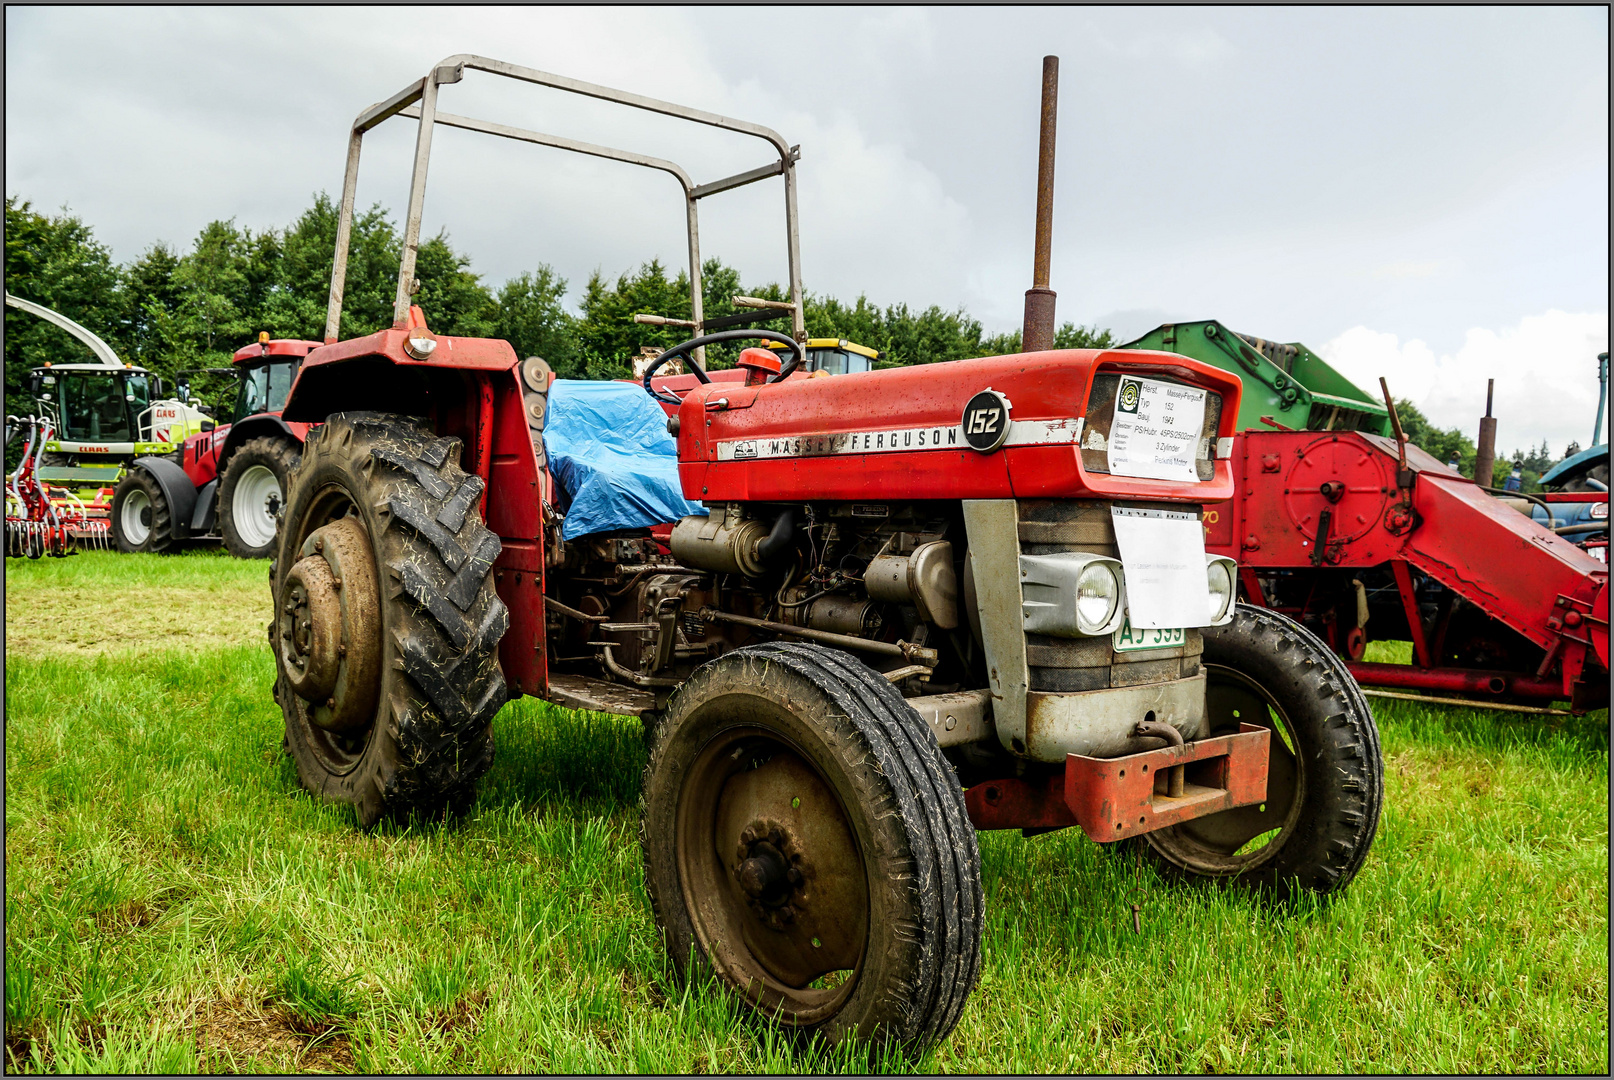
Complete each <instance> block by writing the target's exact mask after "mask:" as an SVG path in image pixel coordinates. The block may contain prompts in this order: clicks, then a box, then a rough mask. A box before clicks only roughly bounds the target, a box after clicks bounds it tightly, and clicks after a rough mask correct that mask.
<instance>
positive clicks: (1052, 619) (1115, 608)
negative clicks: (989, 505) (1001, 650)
mask: <svg viewBox="0 0 1614 1080" xmlns="http://www.w3.org/2000/svg"><path fill="white" fill-rule="evenodd" d="M1098 568H1102V570H1104V571H1108V573H1109V576H1110V580H1111V581H1112V582H1113V583H1114V594H1113V598H1112V600H1113V602H1112V604H1111V606H1110V608H1109V613H1108V616H1107V617H1106V618H1105V619H1104V621H1103V622H1101V623H1094V622H1089V621H1088V620H1087V619H1084V618H1083V617H1082V615H1081V608H1080V606H1079V604H1078V602H1077V601H1078V599H1079V597H1080V591H1079V590H1080V588H1081V582H1082V578H1083V577H1084V576H1085V575H1088V574H1090V573H1092V572H1093V571H1094V570H1095V569H1098ZM1020 595H1021V612H1022V614H1023V616H1024V623H1025V630H1026V632H1027V633H1029V634H1048V635H1050V636H1053V637H1103V636H1105V635H1106V634H1112V633H1114V632H1115V631H1116V630H1118V629H1120V627H1121V623H1122V622H1123V621H1124V620H1125V618H1126V573H1125V572H1124V570H1123V569H1122V567H1121V560H1119V559H1115V558H1111V557H1110V556H1108V555H1098V554H1094V553H1092V552H1085V551H1061V552H1057V553H1055V554H1052V555H1022V556H1020Z"/></svg>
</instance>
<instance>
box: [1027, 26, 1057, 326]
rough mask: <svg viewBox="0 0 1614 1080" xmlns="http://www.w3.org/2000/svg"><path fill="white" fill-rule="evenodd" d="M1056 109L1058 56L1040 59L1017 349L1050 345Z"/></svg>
mask: <svg viewBox="0 0 1614 1080" xmlns="http://www.w3.org/2000/svg"><path fill="white" fill-rule="evenodd" d="M1058 111H1059V57H1057V56H1045V57H1043V58H1042V138H1041V143H1040V146H1039V148H1038V151H1037V248H1036V256H1035V262H1034V263H1033V265H1032V270H1031V288H1029V289H1027V290H1026V317H1025V323H1024V325H1023V327H1022V328H1021V331H1020V351H1021V352H1041V351H1042V350H1044V349H1051V348H1053V347H1054V291H1053V290H1052V289H1050V288H1049V287H1048V262H1049V258H1050V256H1051V253H1052V248H1053V232H1054V121H1055V118H1056V113H1057V112H1058Z"/></svg>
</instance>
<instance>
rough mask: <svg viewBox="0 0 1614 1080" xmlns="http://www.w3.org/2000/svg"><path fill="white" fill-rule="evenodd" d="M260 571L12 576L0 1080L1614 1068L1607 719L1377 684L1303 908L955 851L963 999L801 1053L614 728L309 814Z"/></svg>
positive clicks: (526, 709)
mask: <svg viewBox="0 0 1614 1080" xmlns="http://www.w3.org/2000/svg"><path fill="white" fill-rule="evenodd" d="M264 575H265V564H263V563H243V562H238V561H235V560H231V559H228V558H225V557H223V556H220V555H218V554H215V553H198V554H194V555H189V556H186V557H183V558H170V559H166V560H165V559H158V558H149V557H129V556H121V557H120V556H114V555H108V554H102V553H91V554H85V555H80V556H76V557H74V558H72V559H68V560H61V561H50V560H46V561H41V562H38V563H25V562H19V561H18V560H7V566H6V585H7V597H6V600H7V603H6V714H5V732H6V749H5V769H6V773H5V779H6V844H5V874H6V885H5V890H6V944H5V949H6V952H5V998H6V1021H5V1043H6V1056H7V1057H6V1064H7V1070H8V1071H60V1072H82V1071H92V1070H104V1071H120V1072H128V1071H133V1072H173V1071H191V1070H207V1071H227V1070H228V1071H266V1070H268V1071H297V1070H308V1071H355V1070H356V1071H362V1072H374V1073H385V1072H404V1071H408V1072H449V1071H452V1072H465V1071H474V1072H502V1071H543V1072H572V1071H630V1072H632V1071H656V1072H718V1071H765V1072H801V1071H818V1070H857V1071H864V1070H874V1071H903V1070H909V1069H917V1070H921V1071H938V1072H1022V1071H1060V1072H1132V1071H1143V1072H1185V1073H1196V1072H1283V1073H1293V1072H1345V1071H1349V1072H1358V1071H1365V1072H1434V1073H1446V1072H1585V1073H1606V1072H1607V1071H1608V1069H1609V1065H1610V1059H1609V1035H1608V1031H1609V1012H1608V986H1609V983H1608V965H1609V938H1608V901H1609V896H1608V872H1609V851H1608V791H1609V759H1608V716H1607V714H1606V713H1600V714H1597V715H1595V716H1588V717H1584V718H1581V719H1574V720H1565V721H1563V722H1562V723H1554V724H1551V725H1549V724H1548V723H1545V722H1543V720H1542V719H1541V718H1536V717H1528V718H1516V717H1510V716H1505V715H1502V714H1494V713H1486V712H1480V711H1473V710H1463V709H1447V708H1444V707H1438V706H1431V707H1425V706H1420V705H1417V704H1415V703H1410V702H1386V701H1382V700H1380V701H1375V702H1374V709H1375V713H1376V715H1377V717H1378V721H1379V725H1380V729H1381V731H1382V735H1383V743H1384V753H1385V773H1386V781H1387V785H1388V790H1387V797H1386V801H1385V809H1384V815H1383V818H1382V820H1381V823H1380V826H1379V834H1378V840H1377V842H1376V844H1375V847H1374V849H1373V853H1372V855H1371V856H1370V857H1369V860H1368V862H1367V865H1366V867H1365V868H1364V869H1363V871H1362V873H1361V875H1360V876H1359V877H1358V878H1357V880H1356V882H1355V884H1354V885H1353V886H1352V888H1351V889H1350V891H1349V892H1348V893H1347V894H1346V895H1345V896H1344V897H1342V898H1340V899H1339V900H1337V901H1335V902H1334V903H1332V904H1328V905H1319V904H1300V905H1298V906H1297V907H1294V908H1291V909H1288V910H1274V909H1271V908H1268V907H1264V906H1262V905H1260V904H1258V903H1256V902H1254V901H1252V900H1250V899H1248V898H1245V897H1243V896H1240V895H1237V894H1233V893H1229V892H1226V891H1217V890H1203V889H1184V888H1168V887H1166V886H1165V885H1163V884H1162V883H1161V882H1160V880H1159V879H1158V878H1157V877H1156V875H1155V874H1154V872H1153V871H1152V870H1150V869H1149V868H1147V867H1146V866H1143V865H1140V864H1139V863H1137V862H1136V861H1134V860H1133V859H1131V858H1128V857H1124V856H1120V857H1118V856H1115V855H1111V854H1108V853H1106V852H1104V851H1101V850H1100V849H1099V848H1098V847H1096V846H1095V845H1093V844H1090V843H1088V842H1087V841H1086V840H1085V839H1084V838H1082V837H1081V836H1080V835H1079V834H1075V831H1074V830H1072V831H1069V832H1063V833H1054V834H1050V835H1046V836H1041V837H1037V838H1035V839H1031V840H1025V839H1021V838H1020V836H1019V835H1018V834H1005V833H993V834H984V835H983V837H982V854H983V860H984V884H985V889H986V894H987V904H988V918H989V922H988V926H987V930H986V938H985V947H986V957H985V963H984V966H983V971H982V974H981V981H980V985H979V987H978V989H977V990H976V992H975V994H974V996H973V997H972V999H971V1001H970V1004H969V1006H968V1008H967V1009H966V1011H965V1013H964V1017H963V1020H962V1021H961V1022H960V1024H959V1026H958V1028H957V1030H956V1031H955V1032H954V1034H953V1036H952V1037H951V1039H949V1040H948V1041H947V1042H945V1043H943V1044H942V1045H941V1046H940V1047H938V1048H936V1049H935V1050H933V1051H932V1052H930V1053H929V1054H927V1055H926V1056H925V1057H923V1058H922V1059H920V1060H917V1061H908V1060H905V1059H903V1058H901V1057H899V1056H896V1055H885V1056H878V1055H874V1056H871V1055H870V1054H869V1053H868V1052H867V1051H862V1050H858V1049H855V1048H854V1049H842V1050H839V1051H835V1052H825V1051H823V1050H821V1049H819V1048H816V1047H797V1046H793V1045H791V1044H789V1043H787V1042H786V1040H784V1039H782V1038H781V1037H780V1036H779V1034H778V1032H777V1031H773V1030H769V1029H766V1028H763V1029H757V1028H754V1027H751V1026H748V1025H747V1024H746V1023H744V1022H742V1021H741V1019H740V1018H739V1017H738V1015H737V1014H736V1012H735V1011H734V1010H733V1009H732V1008H731V1006H730V1005H729V1003H728V1002H727V1000H726V999H725V998H724V996H723V995H722V994H721V993H719V992H717V991H716V990H715V989H714V988H712V987H710V986H701V985H697V986H693V987H687V988H685V987H680V986H678V985H677V984H675V983H674V982H673V981H672V980H671V979H670V978H669V975H668V972H667V968H666V965H665V963H664V961H663V958H662V955H661V950H660V945H659V941H658V938H657V935H656V932H655V929H654V927H653V925H652V923H651V920H650V916H649V905H648V901H647V899H646V896H645V893H644V889H643V885H642V883H641V871H640V863H639V850H638V845H637V841H636V839H635V828H636V810H635V806H636V802H637V798H638V788H639V773H640V770H641V768H642V767H643V764H644V749H643V747H642V743H641V737H640V734H639V725H638V722H637V721H633V720H619V719H616V718H612V717H605V716H597V715H591V714H580V713H569V712H564V711H561V710H556V709H551V708H549V707H547V706H544V705H541V704H538V703H536V702H533V701H531V700H525V701H521V702H516V703H514V704H511V705H509V706H507V707H506V708H505V710H504V711H503V712H502V713H501V714H500V716H499V719H498V721H497V733H498V740H499V742H498V759H497V762H496V763H495V765H494V766H493V770H492V772H491V773H490V774H489V776H488V777H487V779H486V781H485V782H484V785H483V788H482V793H481V797H480V799H479V801H478V803H477V805H476V807H475V809H474V810H473V812H472V813H471V814H470V816H469V817H468V818H466V819H464V820H462V821H459V822H457V823H454V824H452V825H449V826H446V827H433V828H428V829H424V830H401V829H395V828H394V829H383V830H380V831H377V832H375V833H373V834H362V833H360V832H358V831H357V830H356V829H355V828H354V826H353V823H352V816H351V814H350V813H349V812H348V811H346V810H345V809H339V808H333V807H328V806H322V805H320V804H318V803H316V802H314V801H313V800H312V799H310V798H309V797H308V796H307V795H306V794H304V793H303V792H302V790H301V789H300V788H299V787H298V786H297V781H296V777H295V774H294V772H293V769H292V766H291V764H290V761H289V760H288V759H287V758H285V757H284V756H283V754H282V752H281V748H280V738H281V721H280V716H279V712H278V710H277V708H276V706H275V704H274V702H273V701H272V700H271V698H270V696H269V685H270V680H271V677H272V663H271V660H270V658H269V655H268V650H267V645H266V643H265V642H264V640H263V626H264V623H265V622H266V621H267V609H268V595H267V583H266V582H265V580H264ZM68 590H71V592H70V593H69V592H68ZM67 595H71V596H72V597H73V598H74V599H73V600H72V601H71V602H69V601H68V600H66V599H63V597H64V596H67ZM64 621H71V622H72V624H73V628H64V627H63V626H62V625H61V624H62V623H63V622H64ZM1134 903H1136V904H1138V905H1140V906H1141V908H1142V913H1141V919H1142V933H1141V934H1139V933H1135V932H1134V931H1133V927H1132V905H1133V904H1134Z"/></svg>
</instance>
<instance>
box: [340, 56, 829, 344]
mask: <svg viewBox="0 0 1614 1080" xmlns="http://www.w3.org/2000/svg"><path fill="white" fill-rule="evenodd" d="M467 68H470V69H471V70H473V71H485V72H488V73H489V74H492V75H503V76H505V77H506V78H511V79H518V80H520V81H522V82H529V83H534V84H536V85H538V86H547V87H550V88H552V89H555V90H563V91H566V92H568V93H573V94H581V95H583V96H584V97H591V98H597V99H599V100H601V101H611V102H615V103H617V104H619V105H627V106H629V107H630V108H635V109H643V110H646V111H647V112H654V113H661V114H663V115H665V116H672V117H676V118H678V119H680V120H689V121H693V122H694V123H697V124H706V125H709V126H711V127H716V128H722V129H723V130H725V131H733V132H737V133H739V134H742V135H751V136H753V137H755V138H758V139H762V140H764V141H766V142H767V143H768V144H769V145H771V146H772V147H773V148H774V149H775V150H776V151H777V152H778V154H779V160H778V161H775V162H770V163H769V164H767V165H763V166H760V167H758V168H755V169H750V170H748V171H746V172H742V173H736V174H735V175H733V176H728V177H724V178H723V179H721V180H714V181H712V182H711V183H709V184H695V183H693V182H692V181H691V180H690V178H689V174H688V173H687V172H685V171H684V170H683V169H682V168H680V167H679V166H678V165H677V164H675V163H673V162H671V161H667V160H665V159H664V158H657V157H650V156H649V155H646V154H638V153H634V152H632V151H628V150H617V149H613V148H611V147H608V146H597V145H595V144H593V143H586V142H580V141H578V140H576V139H568V138H564V137H562V136H559V135H546V134H543V133H542V132H537V131H528V130H526V129H524V128H516V127H510V126H509V125H506V124H496V123H491V122H489V121H484V120H474V119H471V118H470V117H465V116H456V115H454V114H452V113H445V112H439V111H438V109H437V91H438V87H440V86H446V85H449V84H451V83H457V82H459V81H460V80H461V79H463V78H464V77H465V70H466V69H467ZM394 116H403V117H405V118H407V119H413V120H418V121H419V124H420V126H419V131H418V133H417V134H416V136H415V161H414V170H413V173H412V175H411V178H410V182H409V210H408V214H407V216H406V217H405V219H404V236H403V257H402V259H401V260H400V261H399V265H398V294H397V298H396V300H395V301H394V303H393V320H394V326H397V327H401V326H404V325H405V324H406V322H407V320H408V317H409V298H410V296H411V295H413V293H414V291H415V288H416V285H415V255H416V253H417V252H418V251H419V248H420V219H421V211H422V208H423V207H424V205H425V201H426V166H427V163H428V161H429V160H430V158H431V146H432V129H433V128H434V127H436V125H438V124H444V125H446V126H448V127H456V128H463V129H464V130H466V131H480V132H482V133H484V134H487V135H497V136H500V137H501V138H506V139H515V140H518V141H521V142H530V143H536V144H538V145H539V146H548V147H553V148H555V149H558V150H570V151H572V152H574V153H579V154H589V155H592V156H594V157H602V158H608V159H610V160H612V161H621V162H625V163H627V164H630V165H642V166H644V167H646V168H650V169H659V170H661V171H663V172H667V173H671V174H672V176H673V177H674V178H675V179H676V180H677V181H678V183H679V185H680V186H681V187H682V188H683V191H684V205H685V215H686V228H687V230H688V234H689V302H690V310H691V313H692V315H693V316H694V322H695V323H696V325H697V327H698V326H700V325H702V324H703V322H704V312H703V305H702V302H701V258H700V224H699V220H698V214H697V203H698V202H699V200H701V199H704V198H706V197H707V196H708V195H716V194H717V193H719V192H722V191H729V190H731V189H733V188H737V187H743V186H744V185H746V184H751V183H755V182H756V181H758V180H765V179H767V178H768V177H770V176H778V175H781V174H782V175H783V176H784V178H785V234H786V243H787V245H788V252H789V259H790V299H791V303H792V304H793V305H794V307H793V310H792V312H791V336H792V337H795V338H797V339H800V338H801V337H802V336H803V335H804V334H805V332H806V331H805V326H804V323H803V314H802V298H801V240H800V234H799V232H798V229H797V222H796V160H797V158H799V157H800V156H801V148H800V147H799V146H791V145H789V144H787V143H786V142H785V140H784V137H783V136H781V135H780V134H779V133H778V132H777V131H774V130H773V129H772V128H767V127H763V126H762V125H760V124H751V123H747V122H745V121H743V120H734V119H731V118H729V117H726V116H719V115H718V114H716V113H709V112H705V111H703V110H700V109H691V108H687V107H685V106H683V105H673V104H671V103H670V102H666V101H658V100H656V99H655V98H650V97H644V96H642V95H640V94H630V93H627V92H625V91H622V90H613V89H611V88H610V87H607V86H599V85H597V84H595V83H589V82H583V81H581V80H579V79H569V78H566V77H565V76H563V75H552V74H549V73H548V72H543V71H536V70H534V69H532V68H527V67H521V66H519V65H517V64H507V63H505V62H503V61H500V60H489V59H488V58H486V57H483V56H475V55H472V54H469V53H458V54H455V55H454V56H450V57H448V58H447V59H446V60H443V61H442V62H441V63H439V64H436V65H434V66H433V67H432V69H431V71H430V72H428V73H427V74H426V75H425V77H423V78H421V79H419V80H417V81H415V82H413V83H410V84H409V85H408V86H406V87H405V88H404V89H402V90H400V91H399V92H398V93H396V94H394V95H392V96H391V97H390V98H387V99H386V100H385V101H381V102H378V103H376V104H374V105H372V106H370V107H369V108H368V109H365V110H364V111H363V112H361V113H359V115H358V118H357V119H355V120H354V121H353V129H352V131H351V132H350V134H349V136H348V149H347V173H346V175H345V176H344V178H343V181H342V208H341V214H340V217H339V218H338V220H337V227H336V255H335V259H334V261H333V263H332V266H331V295H330V302H329V305H328V307H327V308H326V317H325V343H326V344H327V345H330V344H334V343H335V342H336V340H337V334H338V331H339V329H340V326H341V321H342V291H343V288H344V286H345V284H346V279H347V256H348V244H349V241H350V240H351V238H352V234H353V203H354V198H355V196H356V194H357V191H358V182H359V150H360V147H361V144H362V143H363V140H364V133H365V132H367V131H369V130H370V129H371V128H374V127H377V126H379V125H380V124H382V123H383V122H385V121H386V120H389V119H391V118H392V117H394ZM705 352H706V350H705V348H704V346H703V347H701V348H698V349H696V350H695V355H694V357H693V359H694V361H695V364H696V365H697V366H698V367H701V368H703V369H704V368H705V366H706V357H705Z"/></svg>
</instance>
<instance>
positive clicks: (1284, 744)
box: [1130, 604, 1384, 894]
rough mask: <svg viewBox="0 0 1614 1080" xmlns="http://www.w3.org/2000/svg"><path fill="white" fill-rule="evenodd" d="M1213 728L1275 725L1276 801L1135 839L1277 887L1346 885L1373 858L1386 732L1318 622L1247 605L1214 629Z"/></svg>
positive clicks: (1192, 862) (1170, 859)
mask: <svg viewBox="0 0 1614 1080" xmlns="http://www.w3.org/2000/svg"><path fill="white" fill-rule="evenodd" d="M1202 633H1203V634H1204V635H1205V654H1204V658H1203V662H1204V665H1205V673H1206V676H1207V680H1206V682H1207V685H1206V691H1205V694H1206V702H1205V708H1206V712H1207V714H1208V717H1209V721H1210V723H1209V726H1210V729H1211V730H1210V733H1211V735H1223V734H1231V733H1235V732H1237V731H1238V726H1239V724H1240V723H1241V722H1242V723H1254V724H1259V725H1261V726H1262V727H1267V728H1271V729H1272V740H1271V744H1270V749H1271V754H1270V759H1269V761H1270V766H1269V772H1268V779H1267V801H1266V802H1264V803H1261V804H1259V805H1258V806H1246V807H1240V808H1238V809H1236V810H1226V811H1223V812H1222V813H1220V814H1212V815H1210V816H1208V817H1203V818H1199V819H1198V820H1196V821H1190V822H1186V823H1184V824H1182V825H1175V826H1172V827H1170V828H1166V829H1160V830H1158V831H1156V832H1152V833H1149V834H1147V835H1145V836H1142V837H1139V838H1137V839H1136V840H1134V841H1131V842H1130V843H1131V844H1134V845H1137V846H1141V847H1142V848H1143V849H1144V850H1146V851H1148V852H1149V853H1150V855H1151V856H1152V857H1153V858H1154V860H1155V861H1156V862H1157V863H1158V865H1159V866H1160V868H1161V869H1162V870H1163V871H1164V872H1165V873H1166V874H1167V875H1168V876H1171V877H1174V878H1178V879H1183V880H1229V881H1234V882H1236V883H1237V884H1239V885H1243V886H1247V887H1252V888H1255V889H1258V890H1263V891H1269V892H1276V893H1283V894H1287V893H1294V892H1297V891H1306V892H1312V893H1318V894H1326V893H1333V892H1338V891H1339V890H1341V889H1343V888H1345V886H1346V885H1348V884H1349V883H1350V881H1351V879H1352V878H1353V877H1355V876H1356V873H1357V871H1358V870H1360V869H1361V868H1362V863H1363V861H1364V860H1366V858H1367V853H1368V851H1369V849H1370V848H1371V847H1372V846H1373V836H1374V833H1375V832H1376V830H1377V829H1378V823H1379V810H1380V808H1381V807H1382V806H1383V803H1384V761H1383V757H1382V755H1381V752H1380V749H1379V731H1378V727H1377V725H1375V724H1374V722H1373V714H1372V713H1371V712H1369V711H1368V707H1367V699H1366V698H1365V697H1363V696H1362V690H1361V687H1359V686H1358V685H1357V683H1356V679H1355V678H1354V677H1352V675H1351V673H1350V672H1349V671H1348V670H1347V669H1346V667H1345V665H1344V662H1343V661H1341V660H1340V658H1339V657H1337V656H1335V655H1334V653H1333V652H1332V651H1331V650H1330V649H1329V648H1328V647H1327V646H1326V645H1324V644H1323V643H1322V642H1321V641H1320V640H1318V639H1317V638H1316V637H1315V636H1314V635H1313V634H1312V633H1311V632H1310V631H1308V630H1306V629H1305V628H1304V627H1302V626H1301V625H1300V624H1299V623H1297V622H1295V621H1294V620H1292V619H1288V618H1285V617H1284V616H1282V615H1278V614H1276V613H1275V612H1271V611H1267V610H1265V609H1264V608H1257V607H1251V606H1248V605H1245V604H1240V605H1239V606H1238V609H1237V613H1236V614H1235V615H1234V617H1233V621H1232V622H1230V623H1228V624H1227V625H1225V626H1216V627H1207V628H1206V629H1205V630H1204V631H1202Z"/></svg>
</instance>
